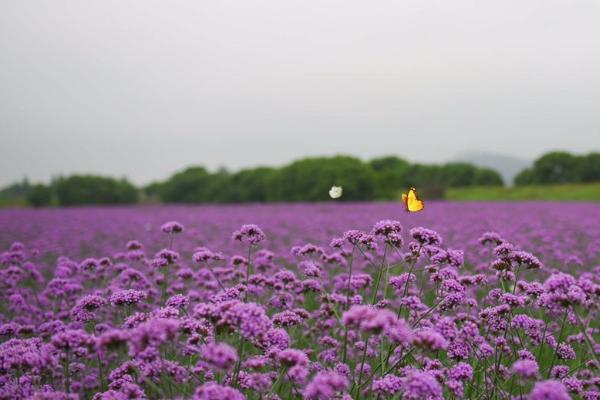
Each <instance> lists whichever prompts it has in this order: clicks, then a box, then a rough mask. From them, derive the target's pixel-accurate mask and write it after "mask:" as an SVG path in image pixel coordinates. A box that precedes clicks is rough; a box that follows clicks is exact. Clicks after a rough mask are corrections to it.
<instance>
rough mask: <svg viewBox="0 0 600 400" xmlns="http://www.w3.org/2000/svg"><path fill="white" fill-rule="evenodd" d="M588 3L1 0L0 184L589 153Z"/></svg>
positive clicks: (594, 66)
mask: <svg viewBox="0 0 600 400" xmlns="http://www.w3.org/2000/svg"><path fill="white" fill-rule="evenodd" d="M599 21H600V2H598V1H596V0H560V1H559V0H539V1H537V0H535V1H534V0H502V1H497V0H494V1H487V0H472V1H467V0H452V1H447V0H439V1H429V0H414V1H413V0H394V1H384V0H377V1H366V0H361V1H353V0H339V1H338V0H336V1H329V0H319V1H312V0H301V1H292V0H260V1H258V0H236V1H226V0H189V1H173V0H170V1H164V0H160V1H153V0H140V1H126V0H101V1H100V0H98V1H88V0H73V1H62V0H52V1H50V0H47V1H33V0H23V1H21V0H4V1H1V2H0V138H1V140H0V184H5V183H8V182H10V181H13V180H16V179H20V178H22V177H23V176H25V175H27V176H29V177H30V178H31V179H33V180H47V179H49V177H51V176H53V175H57V174H60V173H62V174H65V173H71V172H94V173H102V174H111V175H116V176H127V177H129V178H130V179H132V180H133V181H134V182H136V183H146V182H148V181H151V180H153V179H160V178H165V177H167V176H168V175H169V174H171V173H172V172H174V171H176V170H179V169H181V168H183V167H185V166H187V165H190V164H203V165H206V166H208V167H209V168H217V167H218V166H221V165H223V166H227V167H229V168H232V169H236V168H239V167H243V166H255V165H261V164H266V165H279V164H283V163H286V162H288V161H290V160H292V159H294V158H298V157H302V156H306V155H323V154H335V153H349V154H354V155H357V156H360V157H363V158H368V157H372V156H376V155H382V154H389V153H394V154H398V155H402V156H404V157H406V158H408V159H410V160H415V161H445V160H448V159H452V158H454V157H456V155H457V154H461V153H462V152H464V151H492V152H497V153H501V154H508V155H513V156H517V157H521V158H528V159H530V158H534V157H536V156H538V155H539V154H541V153H543V152H544V151H547V150H551V149H566V150H570V151H573V152H588V151H591V150H600V23H599Z"/></svg>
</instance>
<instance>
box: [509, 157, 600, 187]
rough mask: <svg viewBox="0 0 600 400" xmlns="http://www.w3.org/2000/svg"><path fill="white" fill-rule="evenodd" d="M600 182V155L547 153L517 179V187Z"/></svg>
mask: <svg viewBox="0 0 600 400" xmlns="http://www.w3.org/2000/svg"><path fill="white" fill-rule="evenodd" d="M579 182H600V153H589V154H586V155H581V156H577V155H573V154H570V153H567V152H564V151H554V152H551V153H546V154H544V155H543V156H542V157H540V158H538V159H537V160H535V162H534V163H533V166H532V167H531V168H527V169H524V170H523V171H521V172H520V173H519V174H518V175H517V176H516V177H515V184H516V185H536V184H537V185H545V184H556V183H579Z"/></svg>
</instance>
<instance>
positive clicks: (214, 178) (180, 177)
mask: <svg viewBox="0 0 600 400" xmlns="http://www.w3.org/2000/svg"><path fill="white" fill-rule="evenodd" d="M228 183H229V173H228V172H227V171H219V172H218V173H216V174H211V173H210V172H208V171H207V170H206V168H204V167H190V168H187V169H185V170H183V171H181V172H178V173H176V174H174V175H173V176H171V177H170V178H169V179H168V180H167V181H166V182H164V183H163V184H161V185H154V186H153V188H154V189H155V190H157V191H158V195H159V197H160V199H161V200H162V201H164V202H167V203H209V202H219V201H224V200H225V199H226V198H227V190H228V189H227V186H228Z"/></svg>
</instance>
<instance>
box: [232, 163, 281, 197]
mask: <svg viewBox="0 0 600 400" xmlns="http://www.w3.org/2000/svg"><path fill="white" fill-rule="evenodd" d="M274 175H275V169H273V168H268V167H259V168H252V169H244V170H241V171H239V172H237V173H235V174H233V175H232V176H231V179H230V180H229V189H228V191H227V198H226V201H228V202H234V203H245V202H252V203H256V202H266V201H268V200H269V195H270V192H271V190H270V189H271V184H272V180H273V178H274Z"/></svg>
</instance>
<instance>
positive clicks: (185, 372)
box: [0, 201, 600, 400]
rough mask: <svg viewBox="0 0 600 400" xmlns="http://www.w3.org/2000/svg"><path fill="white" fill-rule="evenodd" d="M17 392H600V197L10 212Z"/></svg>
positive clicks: (220, 397) (8, 328) (7, 331)
mask: <svg viewBox="0 0 600 400" xmlns="http://www.w3.org/2000/svg"><path fill="white" fill-rule="evenodd" d="M0 285H1V290H0V399H25V398H32V399H92V398H93V399H198V400H213V399H214V400H229V399H233V400H237V399H278V398H281V399H408V400H413V399H424V400H425V399H442V398H448V399H463V398H469V399H533V400H541V399H557V400H562V399H571V398H572V399H586V400H588V399H600V362H599V358H600V318H599V317H598V315H599V314H598V313H599V310H598V308H599V306H600V205H598V204H586V203H535V202H531V203H524V202H522V203H451V202H433V201H431V202H427V208H426V209H425V211H424V212H422V213H418V214H407V213H405V212H404V211H403V210H402V206H401V205H400V204H389V203H383V204H377V203H371V204H344V203H340V204H338V203H333V202H332V203H326V204H312V205H305V204H293V205H284V204H280V205H245V206H152V207H132V208H72V209H47V210H33V209H12V210H0Z"/></svg>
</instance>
